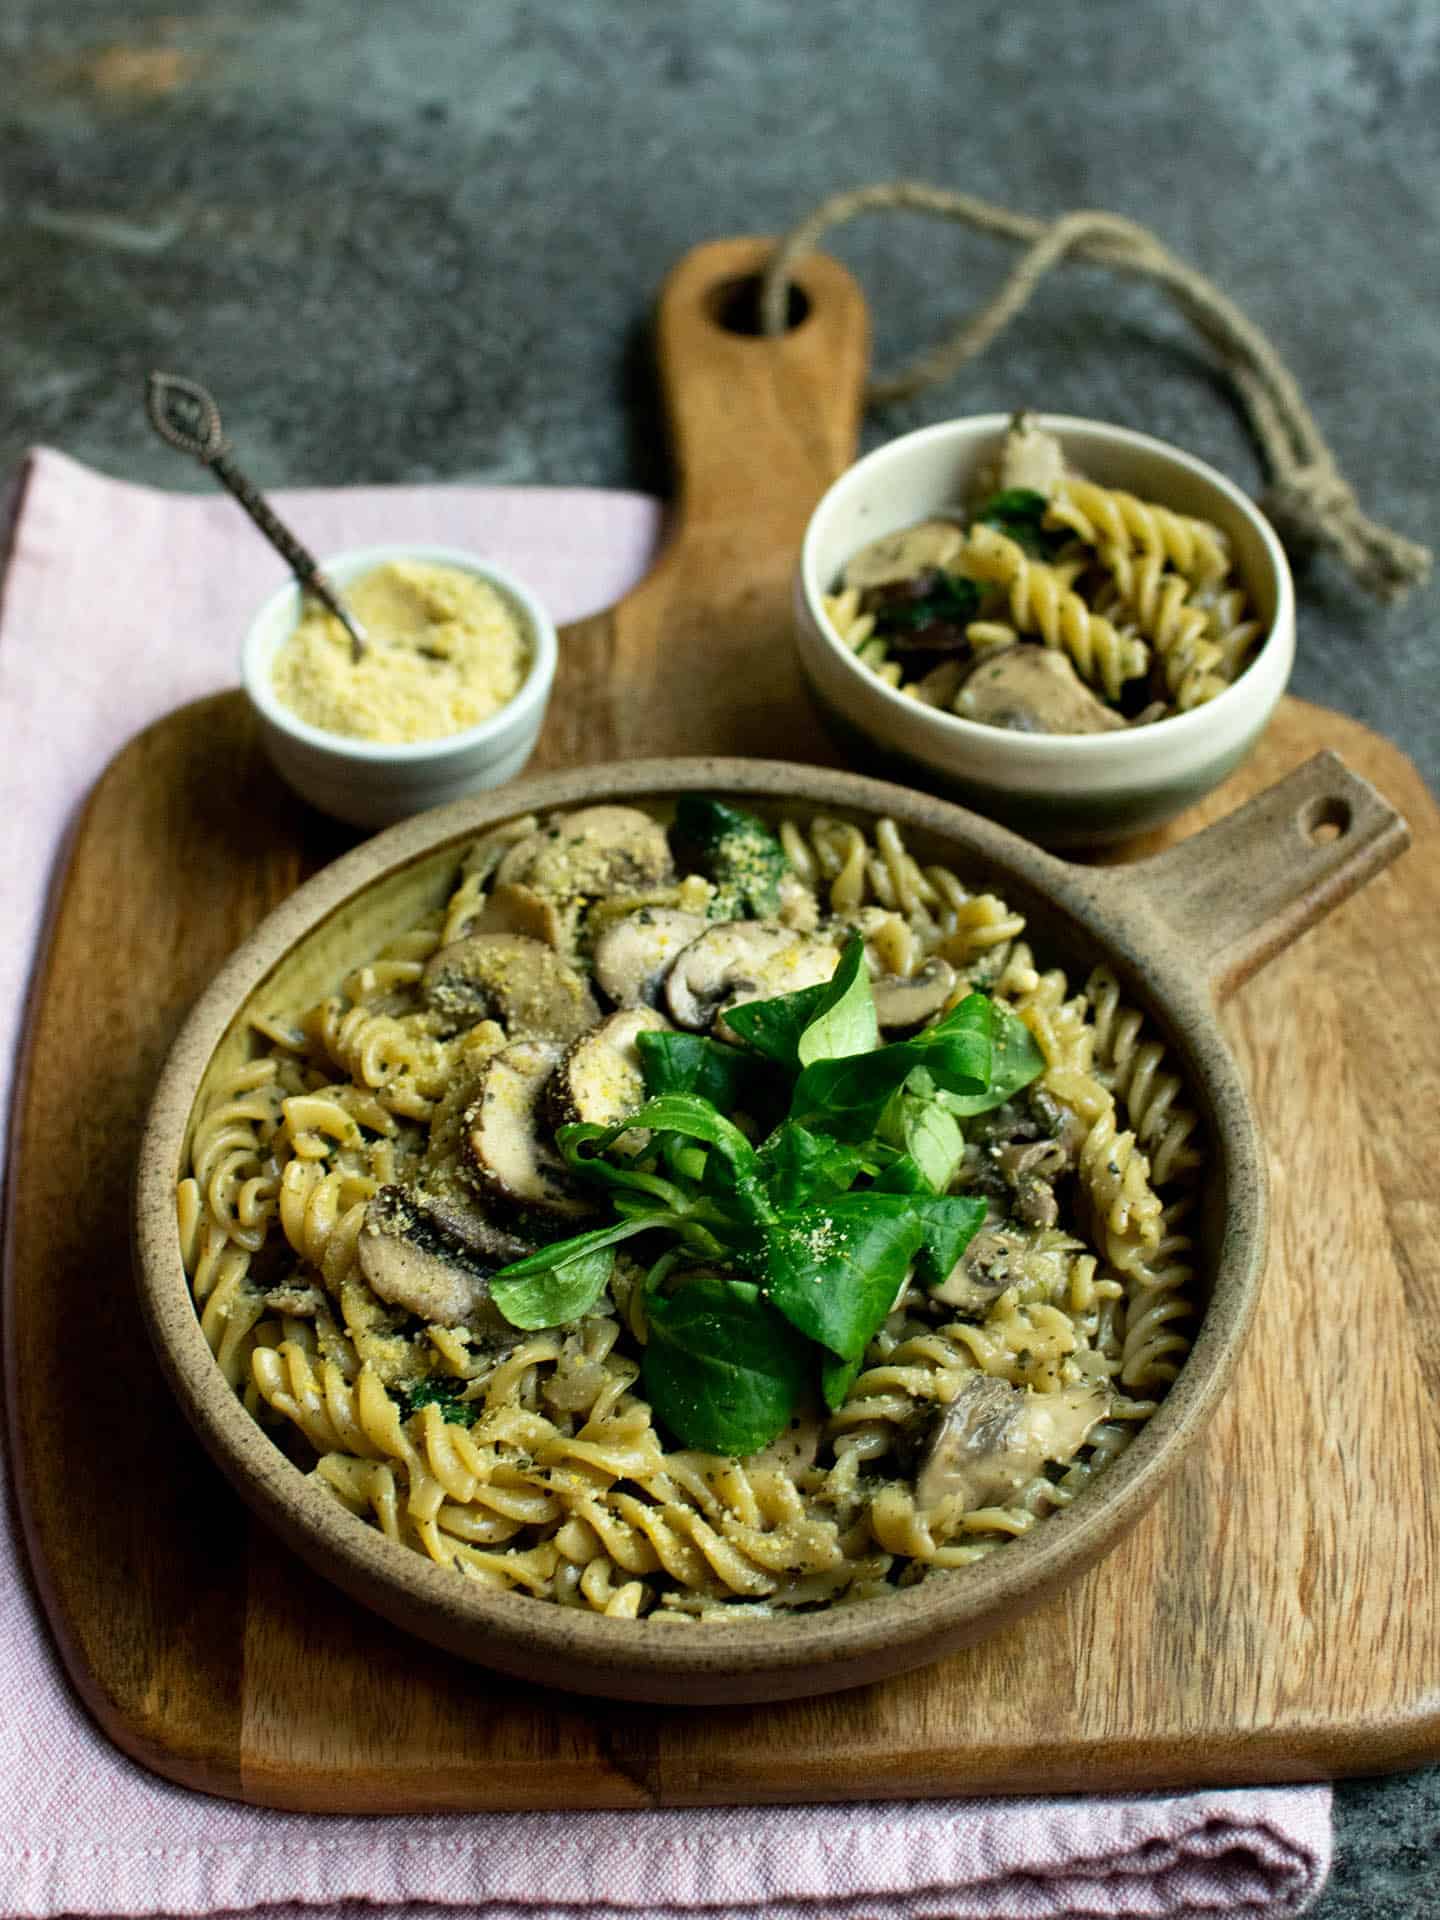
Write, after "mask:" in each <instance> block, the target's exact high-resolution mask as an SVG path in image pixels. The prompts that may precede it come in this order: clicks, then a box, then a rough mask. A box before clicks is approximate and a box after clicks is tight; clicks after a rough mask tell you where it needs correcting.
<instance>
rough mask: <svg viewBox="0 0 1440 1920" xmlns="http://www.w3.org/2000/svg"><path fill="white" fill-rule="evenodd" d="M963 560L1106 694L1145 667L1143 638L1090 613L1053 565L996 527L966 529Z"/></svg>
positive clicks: (1025, 626) (1023, 626) (1024, 627)
mask: <svg viewBox="0 0 1440 1920" xmlns="http://www.w3.org/2000/svg"><path fill="white" fill-rule="evenodd" d="M965 565H966V570H967V572H968V573H970V574H971V575H973V576H974V577H975V578H976V579H979V580H990V581H993V582H995V584H996V585H998V586H1002V587H1004V588H1005V589H1006V590H1007V592H1008V595H1009V600H1010V616H1011V618H1012V620H1013V621H1014V623H1015V625H1016V627H1017V628H1018V629H1019V630H1020V632H1022V633H1038V634H1039V635H1040V637H1041V639H1042V640H1043V641H1044V643H1045V645H1046V646H1047V647H1050V648H1058V649H1062V650H1063V651H1064V652H1065V653H1067V654H1068V655H1069V657H1070V659H1071V661H1072V662H1073V663H1074V666H1075V670H1076V672H1077V673H1078V674H1079V675H1080V677H1081V679H1082V680H1086V681H1088V682H1089V683H1090V684H1091V685H1093V686H1100V687H1103V688H1104V690H1105V693H1106V695H1107V697H1108V698H1109V699H1111V700H1118V699H1119V698H1120V695H1121V694H1122V692H1123V691H1124V688H1125V683H1126V682H1127V681H1128V680H1135V679H1138V678H1139V677H1140V675H1142V674H1143V673H1145V672H1146V671H1147V670H1148V668H1149V665H1150V650H1149V648H1148V647H1147V646H1146V645H1145V643H1144V641H1143V640H1140V639H1137V638H1136V637H1135V636H1134V635H1131V634H1124V633H1121V632H1120V630H1119V629H1118V628H1117V627H1115V626H1114V625H1112V623H1111V622H1110V621H1109V620H1107V619H1105V617H1104V616H1103V615H1102V614H1098V613H1094V612H1092V611H1091V609H1090V608H1089V607H1088V606H1087V605H1086V604H1085V602H1084V601H1083V600H1082V599H1081V597H1080V595H1079V594H1078V593H1076V592H1075V591H1074V590H1073V588H1071V587H1070V586H1069V585H1068V584H1066V582H1065V580H1064V578H1063V576H1062V575H1061V574H1060V573H1059V572H1057V570H1056V569H1055V568H1054V567H1050V566H1047V565H1046V564H1045V562H1044V561H1043V560H1032V559H1031V558H1030V557H1029V555H1028V554H1027V553H1026V552H1025V550H1024V548H1023V547H1021V546H1020V545H1018V544H1017V542H1016V541H1014V540H1012V539H1010V538H1009V536H1008V535H1006V534H1003V533H1001V532H1000V531H999V529H998V528H996V527H988V526H985V525H983V524H981V525H977V526H974V527H972V528H971V529H970V535H969V539H968V541H967V543H966V548H965Z"/></svg>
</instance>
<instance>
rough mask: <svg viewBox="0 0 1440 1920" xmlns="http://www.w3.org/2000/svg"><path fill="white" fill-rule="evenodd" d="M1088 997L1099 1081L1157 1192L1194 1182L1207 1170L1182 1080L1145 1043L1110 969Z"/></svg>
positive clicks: (1155, 1047) (1091, 984)
mask: <svg viewBox="0 0 1440 1920" xmlns="http://www.w3.org/2000/svg"><path fill="white" fill-rule="evenodd" d="M1085 994H1086V998H1087V999H1088V1000H1089V1002H1090V1007H1091V1013H1092V1018H1093V1021H1094V1054H1095V1063H1096V1066H1095V1071H1096V1076H1097V1078H1098V1079H1099V1080H1100V1081H1101V1083H1102V1084H1103V1085H1104V1086H1106V1087H1107V1088H1108V1089H1109V1090H1110V1092H1111V1093H1113V1094H1114V1095H1115V1097H1116V1099H1117V1100H1119V1101H1122V1102H1123V1103H1124V1107H1125V1111H1126V1114H1127V1116H1128V1118H1129V1121H1130V1124H1131V1126H1132V1127H1133V1128H1134V1129H1135V1137H1136V1139H1137V1140H1138V1142H1139V1143H1140V1145H1141V1147H1143V1148H1144V1150H1145V1152H1146V1154H1147V1155H1148V1156H1149V1160H1150V1171H1151V1177H1152V1178H1153V1180H1154V1182H1155V1184H1156V1186H1161V1187H1163V1186H1168V1185H1169V1184H1170V1182H1171V1181H1174V1180H1184V1179H1190V1178H1193V1177H1194V1175H1195V1174H1196V1173H1197V1172H1198V1171H1199V1169H1200V1168H1201V1166H1203V1164H1204V1156H1203V1155H1202V1153H1201V1151H1200V1148H1199V1144H1198V1128H1199V1117H1198V1116H1197V1114H1196V1113H1195V1110H1194V1108H1193V1107H1191V1106H1189V1105H1188V1104H1187V1103H1186V1101H1185V1099H1184V1089H1183V1087H1182V1084H1181V1080H1180V1076H1179V1075H1178V1074H1177V1073H1173V1072H1171V1071H1170V1070H1169V1068H1168V1065H1167V1062H1166V1054H1165V1049H1164V1047H1162V1046H1161V1045H1160V1043H1159V1041H1158V1040H1153V1039H1148V1038H1146V1037H1145V1023H1144V1020H1143V1019H1142V1017H1141V1015H1140V1013H1139V1012H1138V1011H1137V1010H1136V1009H1135V1008H1134V1007H1127V1006H1126V1005H1125V1004H1124V1001H1123V1000H1122V998H1121V993H1120V983H1119V981H1118V980H1117V979H1116V978H1115V975H1114V973H1113V972H1112V971H1111V970H1110V968H1109V967H1096V968H1095V969H1094V971H1093V972H1092V973H1091V975H1090V978H1089V979H1088V980H1087V981H1086V983H1085Z"/></svg>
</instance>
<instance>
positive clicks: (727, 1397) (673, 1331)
mask: <svg viewBox="0 0 1440 1920" xmlns="http://www.w3.org/2000/svg"><path fill="white" fill-rule="evenodd" d="M646 1317H647V1319H648V1322H649V1329H650V1338H649V1343H648V1344H647V1346H646V1348H645V1359H644V1363H643V1367H642V1370H641V1384H642V1386H643V1388H644V1391H645V1395H646V1397H647V1398H648V1400H649V1402H650V1405H651V1407H652V1408H653V1410H654V1412H655V1415H656V1418H657V1419H659V1420H660V1421H661V1422H662V1423H663V1424H664V1425H665V1426H667V1427H668V1428H669V1429H670V1431H671V1432H672V1433H673V1434H674V1435H675V1437H676V1438H677V1439H678V1440H679V1441H680V1443H681V1445H682V1446H686V1447H696V1448H699V1449H700V1450H701V1451H702V1452H704V1453H720V1454H731V1455H736V1456H739V1455H744V1454H748V1453H756V1452H758V1451H759V1450H760V1448H761V1447H766V1446H768V1445H769V1444H770V1442H771V1441H772V1440H773V1439H775V1438H776V1436H777V1435H778V1434H780V1433H782V1432H783V1431H784V1430H785V1427H786V1426H787V1425H788V1424H789V1421H790V1417H791V1415H792V1414H793V1412H794V1410H795V1404H796V1401H797V1400H798V1399H799V1397H800V1393H801V1390H802V1389H803V1387H804V1384H805V1380H806V1377H807V1375H808V1373H809V1370H810V1361H809V1348H808V1347H807V1346H806V1344H805V1342H804V1341H803V1340H802V1339H800V1337H799V1336H798V1335H797V1334H796V1333H795V1332H794V1331H793V1329H792V1328H790V1327H789V1326H787V1325H786V1323H785V1321H784V1320H782V1319H781V1317H780V1315H779V1314H778V1313H776V1312H775V1310H774V1308H773V1307H770V1306H768V1305H767V1304H766V1302H765V1301H764V1300H763V1299H762V1298H761V1297H760V1295H759V1291H758V1289H757V1288H755V1287H753V1286H746V1285H744V1284H742V1283H737V1282H733V1281H727V1280H723V1279H721V1278H720V1277H719V1276H718V1275H708V1274H707V1275H704V1276H702V1277H700V1278H697V1279H694V1280H692V1281H690V1282H689V1283H688V1284H686V1285H682V1286H681V1287H679V1288H678V1290H677V1291H676V1292H674V1293H669V1294H665V1293H654V1294H651V1295H650V1296H649V1297H648V1301H647V1309H646Z"/></svg>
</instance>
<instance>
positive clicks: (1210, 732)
mask: <svg viewBox="0 0 1440 1920" xmlns="http://www.w3.org/2000/svg"><path fill="white" fill-rule="evenodd" d="M1036 420H1037V424H1038V425H1039V426H1041V427H1043V428H1044V429H1045V430H1046V431H1047V432H1049V433H1053V434H1055V435H1057V436H1058V438H1059V440H1060V442H1061V444H1062V446H1063V447H1064V449H1065V453H1066V456H1067V458H1068V459H1069V460H1070V462H1071V463H1072V465H1074V466H1075V467H1077V468H1078V469H1079V470H1080V471H1081V472H1083V473H1084V474H1086V475H1087V476H1088V477H1089V478H1090V479H1092V480H1096V481H1098V482H1100V483H1101V484H1102V485H1104V486H1107V487H1121V488H1124V489H1125V490H1126V491H1127V492H1129V493H1133V494H1137V495H1138V496H1139V497H1140V498H1141V499H1145V500H1155V501H1158V502H1160V503H1161V504H1162V505H1164V506H1167V507H1170V508H1172V509H1173V510H1175V511H1176V512H1179V513H1185V514H1193V515H1197V516H1199V517H1200V518H1202V519H1206V520H1210V521H1212V522H1213V523H1214V524H1215V525H1217V526H1219V527H1220V528H1221V529H1222V530H1223V531H1224V533H1225V534H1226V535H1227V536H1228V537H1229V541H1230V546H1231V550H1232V552H1233V554H1234V558H1235V566H1236V570H1237V572H1238V574H1239V576H1240V578H1241V580H1242V581H1243V582H1244V584H1245V586H1246V588H1247V590H1248V592H1249V596H1250V599H1251V602H1252V604H1253V605H1254V607H1255V609H1256V613H1257V616H1258V618H1259V619H1260V621H1261V622H1262V623H1263V627H1264V638H1263V639H1262V641H1261V643H1260V645H1259V647H1258V649H1257V651H1256V654H1255V656H1254V658H1253V659H1252V661H1251V662H1250V664H1249V666H1248V667H1247V668H1246V669H1245V671H1244V672H1243V673H1242V674H1241V675H1240V676H1239V678H1238V679H1237V680H1236V681H1235V683H1234V685H1233V686H1231V687H1229V688H1227V690H1226V691H1225V692H1224V693H1222V694H1220V695H1219V696H1218V697H1217V698H1215V699H1214V700H1210V701H1207V702H1206V703H1205V704H1204V705H1203V706H1199V707H1195V708H1193V709H1192V710H1191V711H1190V712H1189V713H1182V714H1176V715H1173V716H1171V718H1169V719H1167V720H1160V721H1157V722H1155V723H1153V724H1152V725H1149V726H1144V727H1135V728H1131V729H1129V730H1126V731H1123V732H1117V733H1091V734H1040V733H1014V732H1009V731H1007V730H1005V729H1004V728H1001V727H991V726H984V725H982V724H980V723H979V722H978V721H975V720H966V719H963V718H961V717H960V716H959V715H956V714H952V713H945V712H943V711H941V710H940V709H939V708H936V707H930V706H925V705H923V704H922V703H921V702H920V701H918V700H914V699H912V698H910V697H909V696H908V695H906V694H903V693H899V692H897V691H896V690H895V689H894V688H893V687H889V686H887V685H886V684H885V682H884V681H883V680H881V679H879V678H878V676H877V675H876V674H874V673H873V672H872V671H871V670H870V668H869V667H867V666H866V665H865V664H864V662H863V661H861V660H858V659H857V658H856V656H855V654H854V653H853V652H852V651H851V649H850V648H849V647H847V646H846V644H845V642H844V641H843V640H842V639H841V637H840V635H839V634H838V633H837V632H836V630H835V627H834V626H833V625H832V623H831V621H830V619H829V616H828V615H827V614H826V611H825V606H824V598H825V596H826V595H827V594H829V593H831V592H832V591H833V590H834V586H835V582H836V581H837V580H838V579H839V577H840V574H841V571H842V570H843V568H844V566H845V563H846V561H847V560H849V558H850V557H851V555H852V554H854V553H855V552H856V551H857V550H858V549H859V548H861V547H863V546H865V545H866V544H867V543H868V542H869V541H871V540H875V539H879V538H880V537H881V536H882V535H884V534H887V533H893V532H895V531H896V530H897V529H898V528H900V527H907V526H911V525H913V524H914V523H915V522H916V521H918V520H926V519H930V518H932V517H933V516H935V515H936V514H943V513H945V512H953V511H954V510H955V509H956V508H957V507H958V506H961V505H962V504H963V503H964V502H965V501H966V499H968V498H969V497H970V495H971V492H972V488H973V483H974V481H975V477H976V475H977V473H978V471H979V470H980V469H981V468H982V467H984V466H986V465H988V464H991V463H993V461H994V460H995V458H996V456H997V454H998V452H999V448H1000V444H1001V441H1002V440H1003V439H1004V436H1005V431H1006V428H1007V427H1008V425H1009V418H1008V416H1007V415H1005V414H1000V413H991V414H980V415H976V416H975V417H973V418H970V419H965V420H947V421H943V422H942V423H941V424H939V425H938V426H933V427H922V428H921V429H920V430H919V432H917V433H907V434H905V435H904V436H903V437H902V438H900V439H898V440H892V441H890V442H889V443H888V444H887V445H885V446H883V447H878V448H877V449H876V450H875V452H874V453H871V454H867V456H866V457H865V458H864V459H863V460H860V461H857V462H856V464H855V465H854V466H853V467H851V468H849V469H848V471H847V472H845V473H843V474H842V475H841V476H840V478H839V479H838V480H837V481H836V482H835V484H834V485H833V486H832V487H830V488H829V489H828V491H827V492H826V493H825V494H824V496H823V497H822V499H821V500H820V502H819V504H818V506H817V507H816V508H815V511H814V513H813V514H812V515H811V517H810V522H809V525H808V526H807V528H806V531H805V539H804V544H803V546H802V548H801V555H800V563H799V568H798V571H797V574H796V579H795V627H796V640H797V645H798V648H799V654H800V664H801V666H802V667H803V669H804V671H805V675H806V677H807V679H808V680H809V682H810V685H811V687H812V689H813V691H814V693H815V696H816V698H817V699H818V701H819V702H820V705H821V707H822V709H823V710H824V712H825V714H826V716H827V718H828V719H829V720H830V722H831V724H832V725H833V727H834V728H835V730H836V731H837V732H838V733H839V734H841V735H842V737H843V738H844V739H845V740H846V741H847V742H848V743H849V745H850V746H851V748H852V750H853V751H854V753H855V756H856V759H857V763H858V764H862V765H864V764H870V765H880V766H884V767H885V768H886V769H887V770H890V769H893V770H895V771H896V772H897V773H902V774H904V775H905V776H906V777H908V778H912V779H914V780H916V781H917V782H919V783H921V784H923V785H926V786H930V787H933V788H936V789H937V790H939V791H942V792H946V793H950V794H953V795H954V796H955V797H956V798H958V799H961V800H963V801H964V802H965V803H966V805H968V806H972V807H975V808H976V809H978V810H979V811H980V812H982V813H987V814H990V815H991V816H992V817H993V818H995V819H997V820H1003V821H1004V822H1005V823H1006V824H1007V825H1009V826H1012V827H1015V828H1017V829H1018V830H1019V831H1021V832H1023V833H1028V834H1030V835H1032V836H1033V837H1034V838H1036V839H1038V840H1043V841H1044V842H1046V844H1048V845H1051V846H1084V845H1096V844H1101V843H1103V842H1105V841H1109V840H1118V839H1121V838H1124V837H1126V836H1128V835H1130V834H1134V833H1140V832H1143V831H1144V830H1146V829H1147V828H1150V827H1155V826H1159V825H1160V824H1161V822H1163V821H1165V820H1168V819H1170V818H1171V816H1172V815H1174V814H1176V813H1178V812H1179V811H1180V810H1181V808H1182V807H1186V806H1188V805H1190V804H1191V802H1192V801H1195V800H1198V799H1200V798H1201V796H1202V795H1204V794H1205V793H1207V792H1209V790H1210V789H1211V788H1212V787H1214V786H1215V785H1217V784H1218V782H1219V781H1221V780H1223V779H1224V778H1225V776H1226V774H1228V773H1230V772H1232V771H1233V770H1234V769H1235V768H1236V767H1237V766H1239V764H1240V762H1241V761H1242V760H1243V759H1244V758H1245V756H1246V754H1248V753H1249V751H1250V749H1251V748H1252V747H1253V746H1254V744H1255V742H1256V741H1257V740H1258V739H1259V737H1260V735H1261V733H1262V732H1263V730H1264V728H1265V724H1266V722H1267V721H1268V720H1269V718H1270V715H1271V714H1272V713H1273V712H1274V710H1275V703H1276V702H1277V701H1278V700H1279V698H1280V696H1281V694H1282V693H1283V692H1284V690H1285V684H1286V682H1287V680H1288V679H1289V677H1290V668H1291V665H1292V663H1293V661H1294V657H1295V592H1294V587H1293V585H1292V583H1291V579H1290V569H1289V566H1288V564H1287V562H1286V559H1285V554H1284V550H1283V549H1282V547H1281V545H1280V542H1279V540H1278V539H1277V538H1276V536H1275V531H1274V529H1273V528H1272V527H1271V525H1270V523H1269V522H1268V521H1267V520H1266V519H1265V517H1264V515H1263V514H1261V513H1260V512H1259V511H1258V509H1257V508H1256V507H1255V505H1254V504H1253V502H1251V501H1249V500H1247V499H1246V497H1245V495H1244V494H1243V493H1242V492H1241V491H1240V489H1239V488H1238V487H1237V486H1235V485H1234V484H1233V483H1232V482H1231V481H1229V480H1227V479H1226V478H1225V476H1224V475H1223V474H1220V473H1217V472H1216V471H1215V469H1214V468H1213V467H1208V466H1206V465H1205V463H1204V462H1203V461H1201V460H1197V459H1195V458H1194V457H1193V456H1192V455H1190V454H1188V453H1182V452H1181V451H1180V450H1179V448H1177V447H1171V446H1167V445H1166V444H1165V443H1164V442H1163V441H1161V440H1153V439H1151V438H1150V437H1149V436H1148V435H1146V434H1143V433H1132V432H1131V431H1130V430H1129V429H1127V428H1125V427H1114V426H1107V425H1106V424H1105V423H1104V422H1102V421H1098V420H1082V419H1076V418H1072V417H1071V416H1070V415H1068V414H1038V415H1037V416H1036Z"/></svg>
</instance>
